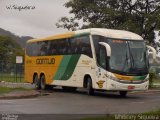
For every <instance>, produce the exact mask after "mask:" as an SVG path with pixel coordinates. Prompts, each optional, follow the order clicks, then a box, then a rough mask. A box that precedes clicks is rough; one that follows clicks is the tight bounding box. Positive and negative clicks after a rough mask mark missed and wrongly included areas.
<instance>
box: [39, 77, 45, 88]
mask: <svg viewBox="0 0 160 120" xmlns="http://www.w3.org/2000/svg"><path fill="white" fill-rule="evenodd" d="M40 83H41V84H40V86H41V89H42V90H45V89H46V83H45V76H44V75H42V76H41V78H40Z"/></svg>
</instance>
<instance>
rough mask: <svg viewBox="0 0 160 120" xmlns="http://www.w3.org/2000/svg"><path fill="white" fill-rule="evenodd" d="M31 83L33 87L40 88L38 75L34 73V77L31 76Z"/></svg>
mask: <svg viewBox="0 0 160 120" xmlns="http://www.w3.org/2000/svg"><path fill="white" fill-rule="evenodd" d="M33 85H34V88H35V89H37V90H39V89H40V81H39V79H38V75H35V76H34V78H33Z"/></svg>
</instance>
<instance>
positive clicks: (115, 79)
mask: <svg viewBox="0 0 160 120" xmlns="http://www.w3.org/2000/svg"><path fill="white" fill-rule="evenodd" d="M107 77H108V78H109V79H111V80H114V81H119V80H120V79H118V78H116V77H113V76H107Z"/></svg>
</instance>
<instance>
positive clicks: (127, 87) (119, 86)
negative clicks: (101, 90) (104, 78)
mask: <svg viewBox="0 0 160 120" xmlns="http://www.w3.org/2000/svg"><path fill="white" fill-rule="evenodd" d="M148 85H149V81H145V82H143V83H136V84H135V83H120V82H118V81H114V80H110V81H109V83H107V84H106V87H107V90H115V91H144V90H148Z"/></svg>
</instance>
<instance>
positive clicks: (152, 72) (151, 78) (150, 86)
mask: <svg viewBox="0 0 160 120" xmlns="http://www.w3.org/2000/svg"><path fill="white" fill-rule="evenodd" d="M155 77H156V70H155V68H150V70H149V88H152V87H153V79H154V78H155Z"/></svg>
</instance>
